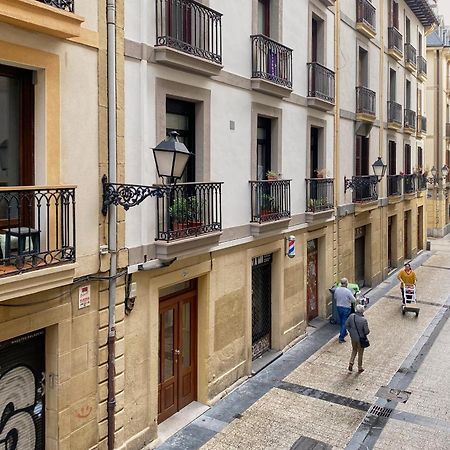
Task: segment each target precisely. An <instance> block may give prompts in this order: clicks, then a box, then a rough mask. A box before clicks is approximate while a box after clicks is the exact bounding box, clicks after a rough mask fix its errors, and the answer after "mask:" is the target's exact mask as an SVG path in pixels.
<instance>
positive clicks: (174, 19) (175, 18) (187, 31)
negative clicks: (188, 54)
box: [166, 0, 193, 44]
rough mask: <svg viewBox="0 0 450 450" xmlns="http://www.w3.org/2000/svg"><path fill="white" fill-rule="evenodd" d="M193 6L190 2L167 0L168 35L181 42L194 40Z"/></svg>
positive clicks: (187, 42)
mask: <svg viewBox="0 0 450 450" xmlns="http://www.w3.org/2000/svg"><path fill="white" fill-rule="evenodd" d="M192 11H193V10H192V8H191V6H190V5H189V3H188V2H179V1H174V0H169V1H167V2H166V24H167V25H166V26H167V35H168V36H169V37H170V38H172V39H174V40H176V41H179V42H184V43H186V44H190V43H191V42H192Z"/></svg>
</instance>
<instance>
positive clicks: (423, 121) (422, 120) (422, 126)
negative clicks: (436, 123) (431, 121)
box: [417, 116, 427, 134]
mask: <svg viewBox="0 0 450 450" xmlns="http://www.w3.org/2000/svg"><path fill="white" fill-rule="evenodd" d="M426 132H427V118H426V117H425V116H417V134H422V133H423V134H425V133H426Z"/></svg>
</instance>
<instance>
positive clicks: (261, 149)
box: [256, 116, 272, 180]
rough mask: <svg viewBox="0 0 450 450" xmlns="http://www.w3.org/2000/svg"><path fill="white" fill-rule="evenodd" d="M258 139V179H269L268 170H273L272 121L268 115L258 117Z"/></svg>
mask: <svg viewBox="0 0 450 450" xmlns="http://www.w3.org/2000/svg"><path fill="white" fill-rule="evenodd" d="M257 134H258V135H257V139H256V146H257V148H256V159H257V161H256V164H257V179H258V180H265V179H267V176H266V174H267V172H268V171H269V170H272V148H271V147H272V146H271V141H272V121H271V120H270V119H268V118H266V117H260V116H259V117H258V130H257Z"/></svg>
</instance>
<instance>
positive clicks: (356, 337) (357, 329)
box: [345, 305, 370, 373]
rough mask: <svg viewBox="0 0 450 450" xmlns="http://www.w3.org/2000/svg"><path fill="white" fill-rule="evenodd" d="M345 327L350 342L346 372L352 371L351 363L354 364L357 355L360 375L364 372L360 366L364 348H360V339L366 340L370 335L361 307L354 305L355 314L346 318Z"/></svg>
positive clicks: (362, 307)
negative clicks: (349, 354) (350, 351)
mask: <svg viewBox="0 0 450 450" xmlns="http://www.w3.org/2000/svg"><path fill="white" fill-rule="evenodd" d="M345 326H346V328H347V330H348V331H349V333H350V338H351V340H352V354H351V356H350V362H349V363H348V370H349V371H350V372H351V371H352V370H353V363H354V362H355V357H356V354H358V373H362V372H364V369H363V366H362V364H363V355H364V347H362V346H361V338H366V337H367V335H368V334H369V333H370V330H369V324H368V322H367V319H366V318H365V317H364V306H363V305H356V307H355V313H354V314H351V315H350V316H349V317H348V319H347V322H346V324H345ZM367 345H369V344H367Z"/></svg>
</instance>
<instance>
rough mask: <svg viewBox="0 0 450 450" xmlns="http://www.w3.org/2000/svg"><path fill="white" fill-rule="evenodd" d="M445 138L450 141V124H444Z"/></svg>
mask: <svg viewBox="0 0 450 450" xmlns="http://www.w3.org/2000/svg"><path fill="white" fill-rule="evenodd" d="M445 138H446V139H450V123H446V124H445Z"/></svg>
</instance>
